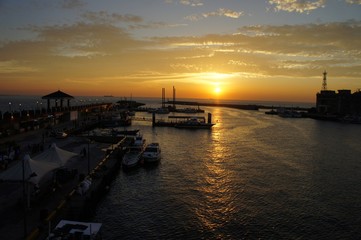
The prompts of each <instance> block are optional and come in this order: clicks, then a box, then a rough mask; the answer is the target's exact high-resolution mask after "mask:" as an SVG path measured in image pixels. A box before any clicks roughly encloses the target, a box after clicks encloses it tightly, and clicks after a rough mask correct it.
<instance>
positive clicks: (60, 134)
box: [55, 131, 68, 138]
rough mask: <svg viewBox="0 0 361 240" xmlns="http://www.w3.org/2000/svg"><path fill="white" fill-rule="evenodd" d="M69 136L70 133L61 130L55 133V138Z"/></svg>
mask: <svg viewBox="0 0 361 240" xmlns="http://www.w3.org/2000/svg"><path fill="white" fill-rule="evenodd" d="M67 136H68V134H67V133H66V132H63V131H59V132H56V133H55V138H66V137H67Z"/></svg>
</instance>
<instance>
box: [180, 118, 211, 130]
mask: <svg viewBox="0 0 361 240" xmlns="http://www.w3.org/2000/svg"><path fill="white" fill-rule="evenodd" d="M213 125H214V123H210V122H205V121H201V120H200V119H199V118H190V119H188V120H186V121H183V122H179V123H177V124H176V125H175V127H176V128H188V129H210V128H211V127H213Z"/></svg>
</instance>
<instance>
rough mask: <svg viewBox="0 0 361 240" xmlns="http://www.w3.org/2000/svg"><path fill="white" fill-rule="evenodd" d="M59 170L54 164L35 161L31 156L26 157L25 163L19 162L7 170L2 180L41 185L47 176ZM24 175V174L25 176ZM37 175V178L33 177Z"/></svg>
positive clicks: (0, 176)
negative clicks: (42, 179) (41, 181)
mask: <svg viewBox="0 0 361 240" xmlns="http://www.w3.org/2000/svg"><path fill="white" fill-rule="evenodd" d="M55 168H58V166H57V165H56V164H54V163H51V162H49V163H43V162H38V161H34V160H33V159H31V158H30V156H29V155H25V156H24V159H23V161H19V162H18V163H17V164H15V165H14V166H12V167H11V168H9V169H7V170H6V171H5V172H2V173H1V174H0V179H2V180H6V181H23V180H25V181H28V182H32V183H34V184H37V183H39V181H40V180H41V178H42V177H44V175H45V174H47V173H48V172H50V171H52V170H53V169H55ZM23 173H24V174H23ZM33 173H35V174H36V176H34V177H31V175H32V174H33Z"/></svg>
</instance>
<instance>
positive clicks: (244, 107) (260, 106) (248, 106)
mask: <svg viewBox="0 0 361 240" xmlns="http://www.w3.org/2000/svg"><path fill="white" fill-rule="evenodd" d="M166 104H172V105H173V104H175V105H189V106H206V107H227V108H234V109H242V110H256V111H257V110H259V109H274V108H277V107H274V106H273V105H272V106H271V105H264V104H237V103H221V102H195V101H167V102H166ZM282 108H285V109H293V110H295V111H309V110H310V109H311V108H307V107H298V106H292V107H282Z"/></svg>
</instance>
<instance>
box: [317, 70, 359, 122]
mask: <svg viewBox="0 0 361 240" xmlns="http://www.w3.org/2000/svg"><path fill="white" fill-rule="evenodd" d="M323 76H324V78H323V84H322V90H321V91H320V92H318V93H317V94H316V109H317V112H318V113H321V114H336V115H361V91H360V90H357V91H356V92H354V93H352V92H351V90H347V89H343V90H338V91H337V92H336V91H334V90H327V82H326V76H327V73H326V71H325V72H324V73H323Z"/></svg>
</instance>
